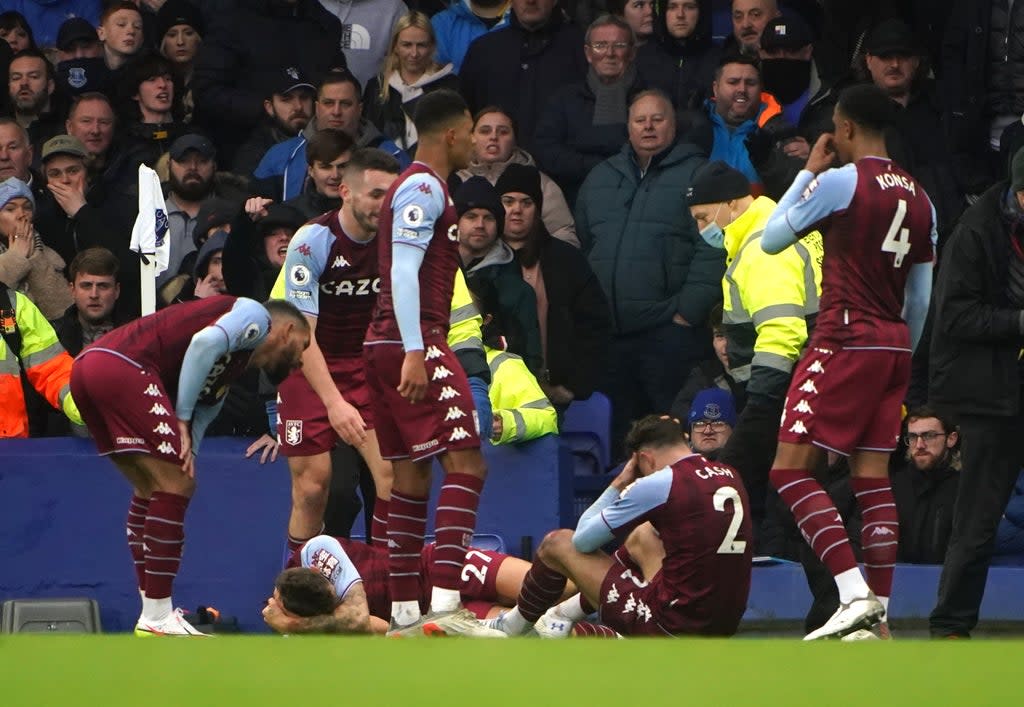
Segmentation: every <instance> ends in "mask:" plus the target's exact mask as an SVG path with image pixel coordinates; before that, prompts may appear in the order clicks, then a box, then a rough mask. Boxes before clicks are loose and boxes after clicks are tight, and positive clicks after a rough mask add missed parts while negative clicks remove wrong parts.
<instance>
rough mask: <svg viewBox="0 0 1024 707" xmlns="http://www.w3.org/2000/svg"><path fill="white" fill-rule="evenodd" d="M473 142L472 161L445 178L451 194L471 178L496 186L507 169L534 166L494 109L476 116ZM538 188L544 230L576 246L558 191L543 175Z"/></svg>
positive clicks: (503, 116)
mask: <svg viewBox="0 0 1024 707" xmlns="http://www.w3.org/2000/svg"><path fill="white" fill-rule="evenodd" d="M473 138H474V139H473V161H472V162H470V165H469V167H467V168H466V169H461V170H459V171H458V172H456V173H455V174H453V175H452V176H451V177H449V189H450V191H452V192H454V191H455V189H457V188H458V185H459V184H461V183H462V182H464V181H466V180H467V179H469V178H470V177H472V176H477V177H485V178H486V179H487V181H489V182H490V183H491V184H496V183H497V181H498V178H499V177H501V175H502V173H503V172H504V171H505V169H506V168H508V166H509V165H513V164H521V165H529V166H533V165H534V164H535V163H534V160H533V157H532V156H531V155H530V153H529V152H527V151H526V150H524V149H522V148H521V147H518V146H517V145H516V127H515V123H514V122H513V120H512V118H511V117H510V116H509V115H508V114H507V113H505V112H504V111H503V110H501V109H500V108H498V107H496V106H488V107H486V108H483V109H481V110H480V112H478V113H477V114H476V118H475V119H474V122H473ZM540 185H541V190H542V192H543V195H544V209H543V211H542V212H541V219H542V220H543V221H544V227H545V228H546V229H547V230H548V231H549V232H550V233H551V235H553V236H554V237H555V238H559V239H561V240H563V241H565V242H566V243H571V244H572V245H575V246H578V245H579V244H580V242H579V239H578V238H576V224H575V222H574V221H573V218H572V211H570V210H569V205H568V204H567V203H566V202H565V195H564V194H563V193H562V190H561V188H560V187H559V186H558V185H557V184H555V181H554V180H553V179H551V177H549V176H548V175H546V174H544V173H543V172H541V175H540Z"/></svg>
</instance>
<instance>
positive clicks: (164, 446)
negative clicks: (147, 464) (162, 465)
mask: <svg viewBox="0 0 1024 707" xmlns="http://www.w3.org/2000/svg"><path fill="white" fill-rule="evenodd" d="M156 451H158V452H160V453H161V454H174V452H175V449H174V445H173V444H171V443H170V442H161V443H160V446H159V447H157V448H156Z"/></svg>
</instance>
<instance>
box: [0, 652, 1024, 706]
mask: <svg viewBox="0 0 1024 707" xmlns="http://www.w3.org/2000/svg"><path fill="white" fill-rule="evenodd" d="M1022 655H1024V643H1020V642H1010V641H975V642H968V641H957V642H953V641H950V642H941V643H940V642H927V641H903V642H900V641H894V642H892V643H885V644H881V643H877V642H871V643H860V644H841V643H814V644H804V643H801V642H800V641H779V640H757V639H749V640H733V641H705V640H675V641H673V640H632V641H612V640H596V639H591V640H567V641H540V640H536V639H534V640H530V639H516V640H507V641H493V640H492V641H483V640H477V641H472V640H465V639H461V640H460V639H449V640H445V639H433V640H396V639H384V638H372V639H371V638H362V639H359V638H340V637H317V638H312V637H306V638H300V637H290V638H287V639H285V638H278V637H272V636H250V637H219V638H214V639H209V640H193V639H138V638H134V637H131V636H119V635H109V636H41V637H29V636H6V637H0V705H3V706H4V707H21V706H22V705H33V706H34V705H61V706H64V705H97V706H105V705H129V704H131V705H137V706H138V707H157V706H159V705H174V706H175V707H181V706H182V705H234V704H250V705H275V707H306V706H307V705H308V706H310V707H321V706H323V707H350V706H352V707H354V706H355V705H360V706H362V705H365V706H366V707H371V706H376V705H410V706H411V705H452V706H455V705H473V706H474V707H489V706H490V705H524V706H532V705H538V707H539V706H541V705H558V706H559V707H563V706H565V707H568V706H570V705H573V706H574V705H597V704H600V705H605V704H619V705H622V706H623V707H640V706H644V707H646V706H647V705H661V704H665V705H676V706H680V707H682V706H686V707H690V706H693V705H712V706H713V707H732V706H733V705H741V704H742V705H747V704H750V705H765V704H769V705H775V704H777V705H804V704H807V705H815V707H826V706H831V705H858V706H862V707H877V705H880V704H893V705H929V706H930V707H935V706H936V705H960V704H964V705H972V706H973V705H1007V704H1016V703H1019V699H1020V694H1021V689H1020V679H1021V678H1020V675H1021V672H1020V662H1021V656H1022Z"/></svg>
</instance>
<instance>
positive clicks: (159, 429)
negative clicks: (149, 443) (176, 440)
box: [153, 422, 174, 437]
mask: <svg viewBox="0 0 1024 707" xmlns="http://www.w3.org/2000/svg"><path fill="white" fill-rule="evenodd" d="M153 431H154V432H156V433H157V434H158V435H171V436H172V437H173V436H174V430H173V429H172V428H171V426H170V425H168V424H167V423H166V422H161V423H160V424H159V425H157V426H156V427H154V428H153Z"/></svg>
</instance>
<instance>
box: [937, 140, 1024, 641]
mask: <svg viewBox="0 0 1024 707" xmlns="http://www.w3.org/2000/svg"><path fill="white" fill-rule="evenodd" d="M1021 221H1024V150H1022V151H1018V152H1017V154H1016V155H1014V158H1013V163H1012V169H1011V174H1010V179H1009V180H1004V181H1001V182H999V183H998V184H996V185H995V186H993V187H991V188H990V189H989V190H988V191H986V192H985V193H984V194H983V195H982V197H981V198H980V199H979V200H978V201H977V203H975V204H974V205H973V206H971V207H969V208H968V209H967V210H966V211H964V214H963V216H961V217H960V221H959V222H958V223H957V225H956V228H955V229H954V230H953V235H952V236H951V237H950V239H949V243H947V245H946V247H945V249H944V251H943V258H942V267H940V268H939V271H938V276H937V282H936V287H935V291H934V292H933V300H932V310H933V311H932V338H931V366H930V378H929V392H930V396H931V400H932V404H933V405H934V407H935V409H936V410H937V411H939V412H940V413H941V414H954V415H956V417H957V420H958V422H959V425H960V434H961V436H962V443H961V452H962V455H963V465H964V468H965V469H966V470H967V471H966V472H965V473H963V474H961V475H960V484H959V487H958V493H957V503H956V507H955V509H954V511H953V533H952V535H951V536H950V540H949V549H948V550H947V551H946V560H945V563H944V564H943V567H942V579H941V580H940V583H939V596H938V601H937V603H936V606H935V608H934V609H933V610H932V614H931V618H930V628H931V632H932V635H933V636H968V635H970V632H971V630H973V629H974V627H975V625H976V624H977V621H978V609H979V607H980V606H981V598H982V596H983V594H984V592H985V582H986V579H987V577H988V566H989V560H990V558H991V555H992V546H993V543H994V540H995V533H996V528H997V526H998V525H999V519H1000V517H1001V516H1002V513H1003V509H1005V508H1006V504H1007V501H1008V500H1009V498H1010V494H1011V493H1012V491H1013V487H1014V483H1015V482H1016V480H1017V474H1018V472H1019V471H1020V469H1021V466H1022V465H1024V464H1022V463H1024V448H1022V446H1021V443H1022V441H1024V437H1022V435H1021V434H1020V430H1021V425H1022V424H1024V419H1022V413H1021V402H1022V401H1021V387H1020V368H1019V366H1020V363H1019V357H1020V349H1021V347H1022V346H1024V325H1022V321H1024V314H1022V310H1024V287H1022V283H1024V252H1022V251H1021V246H1020V243H1019V241H1018V236H1017V231H1018V230H1019V225H1018V224H1019V223H1020V222H1021Z"/></svg>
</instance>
